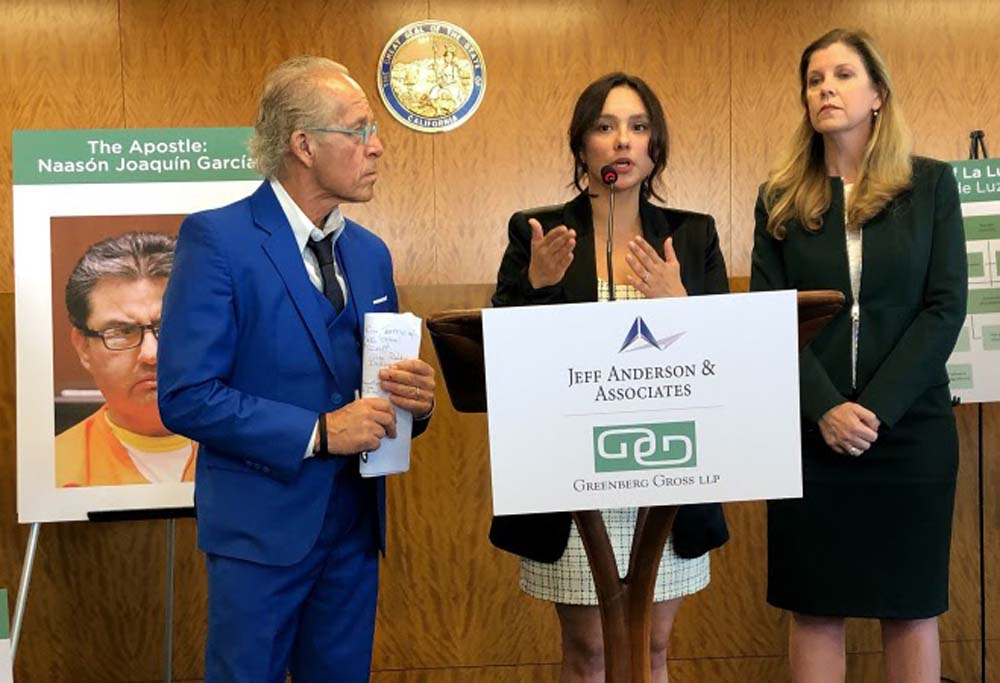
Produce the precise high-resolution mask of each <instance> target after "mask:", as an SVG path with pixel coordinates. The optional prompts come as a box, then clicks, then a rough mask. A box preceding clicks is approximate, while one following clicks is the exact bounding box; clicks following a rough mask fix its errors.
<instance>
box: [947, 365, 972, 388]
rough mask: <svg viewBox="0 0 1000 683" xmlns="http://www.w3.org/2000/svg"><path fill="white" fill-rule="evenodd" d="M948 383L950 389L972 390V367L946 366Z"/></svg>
mask: <svg viewBox="0 0 1000 683" xmlns="http://www.w3.org/2000/svg"><path fill="white" fill-rule="evenodd" d="M948 382H949V383H950V384H951V388H952V389H974V388H975V387H974V386H973V383H972V365H970V364H967V363H956V364H954V365H948Z"/></svg>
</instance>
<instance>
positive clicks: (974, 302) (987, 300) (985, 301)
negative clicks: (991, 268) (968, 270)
mask: <svg viewBox="0 0 1000 683" xmlns="http://www.w3.org/2000/svg"><path fill="white" fill-rule="evenodd" d="M973 313H1000V289H970V290H969V314H970V315H972V314H973Z"/></svg>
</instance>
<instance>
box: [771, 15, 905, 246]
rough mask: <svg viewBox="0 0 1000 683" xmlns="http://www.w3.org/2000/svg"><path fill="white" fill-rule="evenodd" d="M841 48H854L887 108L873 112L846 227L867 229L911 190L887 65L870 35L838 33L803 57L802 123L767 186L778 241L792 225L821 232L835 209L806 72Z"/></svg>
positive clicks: (808, 49)
mask: <svg viewBox="0 0 1000 683" xmlns="http://www.w3.org/2000/svg"><path fill="white" fill-rule="evenodd" d="M836 43H841V44H843V45H845V46H847V47H849V48H851V49H852V50H854V51H855V52H856V53H857V54H858V56H859V57H861V61H862V63H863V64H864V67H865V70H866V71H867V72H868V77H869V78H870V79H871V81H872V85H873V86H874V87H875V89H876V90H877V91H878V93H879V95H880V97H881V99H882V107H881V108H880V109H879V110H878V112H877V113H873V122H872V132H871V137H870V138H869V139H868V144H867V145H866V146H865V151H864V155H863V156H862V159H861V168H860V169H859V171H858V176H857V178H855V179H854V190H853V191H852V192H851V197H850V200H849V201H848V204H847V225H848V226H849V227H857V226H861V225H863V224H864V223H865V222H866V221H868V220H870V219H871V218H872V217H874V216H875V215H876V214H877V213H878V212H879V211H881V210H882V209H883V208H884V207H885V206H886V205H887V204H888V203H889V202H890V201H892V199H893V198H894V197H895V196H897V195H898V194H899V193H900V192H902V191H903V190H905V189H907V188H908V187H909V186H910V182H911V178H912V176H913V169H912V161H911V158H910V152H911V144H912V143H911V137H910V131H909V128H908V127H907V125H906V122H905V121H904V120H903V115H902V113H901V112H900V108H899V105H898V104H897V102H896V100H895V97H893V87H892V80H891V79H890V77H889V72H888V70H887V69H886V65H885V61H884V60H883V59H882V56H881V55H880V54H879V53H878V51H877V50H876V49H875V45H874V44H873V42H872V39H871V37H870V36H868V34H866V33H864V32H861V31H847V30H844V29H834V30H832V31H830V32H828V33H826V34H824V35H823V36H821V37H819V38H817V39H816V40H815V41H813V42H812V43H810V44H809V46H808V47H806V49H805V50H804V51H803V53H802V58H801V60H800V61H799V82H800V86H801V93H800V98H801V101H802V108H803V113H802V120H801V121H800V122H799V125H798V128H797V129H796V130H795V133H794V134H793V135H792V139H791V140H790V141H789V143H788V145H787V148H786V149H785V151H784V153H783V154H782V155H781V156H780V157H779V159H778V163H777V164H776V165H775V166H774V168H773V169H772V170H771V172H770V173H769V174H768V178H767V182H766V183H764V204H765V205H766V206H767V207H768V214H769V215H768V220H767V231H768V232H769V233H770V234H771V235H773V236H774V237H775V238H777V239H784V237H785V233H786V229H787V226H788V223H790V222H791V221H798V222H800V223H801V224H802V225H803V226H804V227H805V228H806V229H807V230H812V231H816V230H819V229H820V227H822V222H823V214H824V213H826V211H827V210H828V209H829V208H830V200H831V197H832V193H831V191H830V182H829V179H828V178H827V172H826V166H825V163H824V155H823V137H822V136H821V135H820V134H819V133H817V132H816V131H815V130H814V129H813V127H812V123H811V122H810V120H809V106H808V102H807V99H806V89H807V87H808V83H807V78H806V72H807V71H808V69H809V60H810V58H811V57H812V55H813V53H814V52H816V51H817V50H821V49H823V48H827V47H829V46H831V45H834V44H836Z"/></svg>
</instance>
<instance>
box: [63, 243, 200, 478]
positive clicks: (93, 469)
mask: <svg viewBox="0 0 1000 683" xmlns="http://www.w3.org/2000/svg"><path fill="white" fill-rule="evenodd" d="M174 244H175V240H174V238H173V237H171V236H169V235H164V234H160V233H153V232H129V233H125V234H123V235H118V236H115V237H109V238H107V239H104V240H101V241H100V242H97V243H96V244H93V245H91V246H90V247H89V248H88V249H87V250H86V252H85V253H84V254H83V256H82V257H81V258H80V260H79V261H78V262H77V263H76V266H75V267H74V268H73V271H72V273H71V274H70V276H69V280H68V281H67V283H66V309H67V311H68V312H69V319H70V323H71V324H72V330H71V331H70V341H71V342H72V345H73V348H74V350H75V351H76V354H77V357H78V358H79V361H80V364H81V365H82V366H83V368H84V369H85V370H86V371H87V372H88V373H89V374H90V376H91V377H92V378H93V381H94V384H95V385H96V387H97V389H98V390H99V391H100V392H101V394H102V396H103V398H104V401H105V402H104V405H102V406H101V407H100V408H99V409H98V410H97V412H95V413H93V414H92V415H90V416H89V417H87V418H86V419H84V420H83V421H82V422H79V423H78V424H76V425H74V426H73V427H71V428H69V429H67V430H66V431H65V432H63V433H61V434H59V435H58V436H57V437H56V468H55V471H56V486H58V487H76V486H114V485H122V484H149V483H170V482H181V481H186V482H189V481H193V479H194V460H195V453H196V451H197V445H196V444H195V443H193V442H192V441H191V440H190V439H187V438H185V437H182V436H179V435H176V434H172V433H171V432H170V431H168V430H167V428H166V427H164V426H163V422H162V421H161V420H160V412H159V408H158V407H157V398H156V357H157V344H158V336H159V329H160V306H161V302H162V300H163V292H164V290H165V289H166V286H167V278H168V277H169V275H170V270H171V268H172V267H173V261H174Z"/></svg>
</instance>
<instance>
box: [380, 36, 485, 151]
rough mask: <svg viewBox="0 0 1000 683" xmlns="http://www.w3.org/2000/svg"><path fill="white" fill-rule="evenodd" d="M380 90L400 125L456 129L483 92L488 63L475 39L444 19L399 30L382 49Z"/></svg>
mask: <svg viewBox="0 0 1000 683" xmlns="http://www.w3.org/2000/svg"><path fill="white" fill-rule="evenodd" d="M378 91H379V94H380V95H381V96H382V102H383V103H384V104H385V107H386V109H388V110H389V113H391V114H392V115H393V117H395V118H396V120H398V121H399V122H401V123H402V124H403V125H405V126H408V127H409V128H412V129H414V130H419V131H423V132H425V133H442V132H444V131H448V130H453V129H455V128H458V127H459V126H461V125H462V124H463V123H465V122H466V121H468V120H469V118H470V117H471V116H472V115H473V114H474V113H475V111H476V109H477V108H478V107H479V105H480V103H481V102H482V101H483V95H484V94H485V93H486V64H485V62H484V61H483V55H482V52H481V51H480V49H479V46H478V45H477V44H476V41H474V40H473V39H472V36H470V35H469V34H468V33H466V32H465V31H464V30H463V29H461V28H459V27H458V26H455V25H454V24H449V23H448V22H446V21H434V20H427V21H417V22H414V23H412V24H408V25H406V26H404V27H403V28H401V29H399V31H397V32H396V34H395V35H393V37H392V38H390V39H389V42H388V43H386V45H385V48H384V49H383V50H382V57H381V59H380V60H379V69H378Z"/></svg>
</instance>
